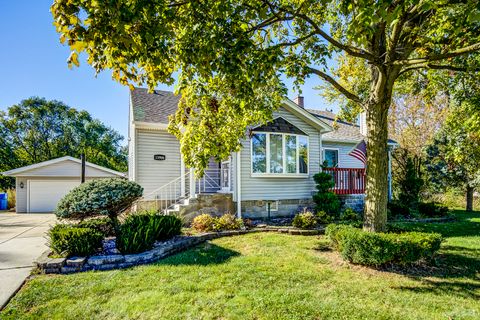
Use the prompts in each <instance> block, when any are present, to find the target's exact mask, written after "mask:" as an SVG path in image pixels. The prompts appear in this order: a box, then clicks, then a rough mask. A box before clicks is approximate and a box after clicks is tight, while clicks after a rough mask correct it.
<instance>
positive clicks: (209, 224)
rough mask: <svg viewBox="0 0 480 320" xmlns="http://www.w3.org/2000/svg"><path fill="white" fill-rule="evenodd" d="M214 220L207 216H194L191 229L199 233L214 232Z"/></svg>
mask: <svg viewBox="0 0 480 320" xmlns="http://www.w3.org/2000/svg"><path fill="white" fill-rule="evenodd" d="M215 222H216V219H215V218H214V217H212V216H211V215H209V214H206V213H204V214H201V215H199V216H196V217H195V218H194V219H193V221H192V228H193V229H195V230H197V231H200V232H210V231H214V230H215Z"/></svg>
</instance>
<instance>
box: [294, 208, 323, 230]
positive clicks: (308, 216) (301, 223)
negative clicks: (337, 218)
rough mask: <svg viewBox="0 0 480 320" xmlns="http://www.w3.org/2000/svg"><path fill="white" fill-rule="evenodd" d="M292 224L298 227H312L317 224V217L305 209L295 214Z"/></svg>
mask: <svg viewBox="0 0 480 320" xmlns="http://www.w3.org/2000/svg"><path fill="white" fill-rule="evenodd" d="M292 225H293V226H294V227H295V228H300V229H312V228H314V227H315V226H316V225H317V218H316V217H315V215H314V214H313V213H311V212H310V211H305V212H302V213H299V214H297V215H296V216H295V217H294V218H293V220H292Z"/></svg>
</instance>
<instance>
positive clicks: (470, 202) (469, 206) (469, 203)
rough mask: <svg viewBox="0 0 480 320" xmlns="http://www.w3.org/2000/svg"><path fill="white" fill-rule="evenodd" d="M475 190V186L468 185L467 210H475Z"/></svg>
mask: <svg viewBox="0 0 480 320" xmlns="http://www.w3.org/2000/svg"><path fill="white" fill-rule="evenodd" d="M474 190H475V189H474V188H473V187H470V186H467V207H466V210H467V211H473V192H474Z"/></svg>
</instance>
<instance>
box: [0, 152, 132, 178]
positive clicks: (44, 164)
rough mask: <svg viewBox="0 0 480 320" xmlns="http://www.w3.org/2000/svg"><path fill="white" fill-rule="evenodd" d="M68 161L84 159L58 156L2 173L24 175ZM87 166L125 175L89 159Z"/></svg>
mask: <svg viewBox="0 0 480 320" xmlns="http://www.w3.org/2000/svg"><path fill="white" fill-rule="evenodd" d="M66 161H73V162H75V163H77V164H81V163H82V161H81V160H80V159H77V158H74V157H70V156H65V157H60V158H56V159H52V160H47V161H43V162H39V163H35V164H31V165H28V166H25V167H20V168H16V169H12V170H9V171H5V172H2V173H1V174H3V175H5V176H17V175H22V174H23V173H25V172H28V171H32V170H35V169H40V168H43V167H47V166H51V165H54V164H57V163H61V162H66ZM85 166H86V167H91V168H94V169H97V170H100V171H103V172H105V173H108V174H110V175H116V176H119V177H124V176H125V175H124V174H123V173H121V172H118V171H115V170H112V169H109V168H105V167H102V166H99V165H96V164H94V163H91V162H88V161H86V162H85ZM79 175H80V174H79Z"/></svg>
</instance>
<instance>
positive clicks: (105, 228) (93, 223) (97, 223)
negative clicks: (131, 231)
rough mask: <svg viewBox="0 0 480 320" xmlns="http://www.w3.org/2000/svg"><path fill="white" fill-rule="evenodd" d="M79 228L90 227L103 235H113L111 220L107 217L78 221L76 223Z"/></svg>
mask: <svg viewBox="0 0 480 320" xmlns="http://www.w3.org/2000/svg"><path fill="white" fill-rule="evenodd" d="M76 226H77V227H79V228H90V229H94V230H97V231H98V232H100V233H101V234H103V236H104V237H111V236H114V235H115V229H114V227H113V224H112V221H111V220H110V219H109V218H94V219H88V220H83V221H80V222H79V223H78V224H76Z"/></svg>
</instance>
